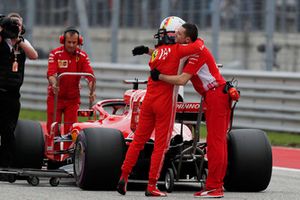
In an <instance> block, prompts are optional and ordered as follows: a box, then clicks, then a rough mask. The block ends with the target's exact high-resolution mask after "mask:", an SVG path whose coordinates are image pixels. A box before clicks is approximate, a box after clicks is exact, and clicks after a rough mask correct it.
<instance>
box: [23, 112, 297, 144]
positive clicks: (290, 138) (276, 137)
mask: <svg viewBox="0 0 300 200" xmlns="http://www.w3.org/2000/svg"><path fill="white" fill-rule="evenodd" d="M20 119H30V120H37V121H46V119H47V114H46V112H45V111H35V110H34V111H33V110H26V109H22V110H21V112H20ZM266 132H267V135H268V138H269V140H270V142H271V144H272V145H273V146H288V147H298V148H300V133H298V134H293V133H281V132H271V131H266ZM200 135H201V138H205V137H206V128H205V126H201V130H200Z"/></svg>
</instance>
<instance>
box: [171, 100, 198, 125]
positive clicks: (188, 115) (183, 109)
mask: <svg viewBox="0 0 300 200" xmlns="http://www.w3.org/2000/svg"><path fill="white" fill-rule="evenodd" d="M199 112H200V103H192V102H185V103H182V102H178V103H177V107H176V120H178V121H191V122H197V115H198V113H199ZM202 121H204V118H203V117H202Z"/></svg>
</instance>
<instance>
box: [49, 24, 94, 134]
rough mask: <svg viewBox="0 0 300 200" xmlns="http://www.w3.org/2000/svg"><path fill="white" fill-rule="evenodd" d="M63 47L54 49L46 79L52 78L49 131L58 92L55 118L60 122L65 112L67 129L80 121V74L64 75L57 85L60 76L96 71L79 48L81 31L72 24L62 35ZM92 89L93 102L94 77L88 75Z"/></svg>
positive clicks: (50, 56) (91, 99)
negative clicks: (78, 116) (78, 114)
mask: <svg viewBox="0 0 300 200" xmlns="http://www.w3.org/2000/svg"><path fill="white" fill-rule="evenodd" d="M60 43H61V44H63V45H62V46H60V47H58V48H56V49H54V50H52V51H51V52H50V54H49V60H48V72H47V78H48V81H49V86H48V98H47V129H48V132H50V128H51V124H52V123H53V114H54V112H55V111H54V96H55V94H58V102H57V113H56V121H57V122H59V123H60V122H61V120H62V114H63V115H64V132H65V133H66V132H68V131H69V129H70V127H71V125H72V123H74V122H76V121H77V110H78V109H79V104H80V91H79V83H80V77H79V76H63V77H61V78H60V85H57V76H58V75H59V74H61V73H63V72H86V73H91V74H94V73H93V69H92V67H91V66H90V61H89V58H88V55H87V54H86V53H85V52H84V51H83V50H81V49H80V48H79V46H80V45H82V44H83V38H82V37H81V36H80V34H79V31H78V30H76V29H75V28H73V27H69V28H67V29H66V30H65V31H64V34H63V35H62V36H60ZM87 79H88V81H89V83H88V85H89V88H90V91H91V93H90V101H91V102H93V101H94V100H95V87H94V83H93V79H92V78H91V77H87Z"/></svg>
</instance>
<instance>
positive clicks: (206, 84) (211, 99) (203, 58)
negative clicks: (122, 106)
mask: <svg viewBox="0 0 300 200" xmlns="http://www.w3.org/2000/svg"><path fill="white" fill-rule="evenodd" d="M187 27H194V29H196V26H195V25H193V24H184V25H182V27H181V28H179V29H178V31H177V32H176V42H178V43H182V44H188V43H190V42H193V41H195V40H196V38H197V37H198V35H192V36H190V37H189V36H187V35H190V34H189V33H187V31H188V30H191V29H193V28H187ZM151 76H152V79H153V80H162V81H165V82H167V83H170V84H175V85H185V84H186V83H187V81H188V80H191V82H192V84H193V86H194V88H195V90H196V91H197V92H198V93H199V94H200V95H201V96H203V97H204V102H205V105H206V111H205V119H206V125H207V132H208V134H207V150H208V151H207V158H208V177H207V180H206V188H205V189H204V188H203V189H202V190H201V191H200V192H197V193H195V194H194V196H195V197H223V196H224V193H223V179H224V176H225V174H226V168H227V140H226V133H227V130H228V125H229V121H230V113H231V99H230V97H229V95H228V94H227V93H226V92H224V86H225V84H226V81H225V79H224V78H223V76H222V75H221V74H220V72H219V69H218V67H217V65H216V62H215V59H214V58H213V56H212V54H211V53H210V51H209V50H208V48H207V47H205V46H203V49H202V51H201V52H200V53H199V54H197V55H193V56H191V57H190V58H189V59H188V61H187V64H186V65H185V66H184V69H183V73H182V74H180V75H174V76H170V75H166V74H165V73H161V74H160V72H159V71H158V70H156V69H154V70H152V71H151ZM233 92H234V94H232V95H235V99H234V100H237V99H238V97H239V94H238V92H237V91H236V90H234V91H233Z"/></svg>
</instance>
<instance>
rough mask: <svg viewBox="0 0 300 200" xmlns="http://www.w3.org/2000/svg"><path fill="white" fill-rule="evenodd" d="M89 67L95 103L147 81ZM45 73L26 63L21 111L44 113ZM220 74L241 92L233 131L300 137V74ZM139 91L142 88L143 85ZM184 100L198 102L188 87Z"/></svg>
mask: <svg viewBox="0 0 300 200" xmlns="http://www.w3.org/2000/svg"><path fill="white" fill-rule="evenodd" d="M92 66H93V67H94V71H95V76H96V79H97V86H96V93H97V100H103V99H108V98H123V94H124V92H125V90H127V89H130V88H132V86H131V85H126V84H124V83H123V80H124V79H133V78H139V79H146V78H147V77H148V73H149V72H148V70H149V67H148V66H146V65H134V64H112V63H92ZM224 68H226V65H225V66H224ZM46 71H47V61H46V60H44V61H38V62H28V63H27V66H26V71H25V72H26V73H25V80H24V85H23V86H22V88H21V93H22V95H21V96H22V99H21V102H22V108H29V109H36V110H45V109H46V91H47V84H48V83H47V79H46ZM222 74H223V75H224V76H225V77H226V79H227V80H230V79H232V77H235V78H237V79H238V82H239V84H238V85H239V89H240V90H241V98H240V101H239V103H238V104H237V107H236V111H235V120H234V123H233V125H234V126H235V127H243V128H246V127H247V128H249V127H250V128H260V129H266V130H274V131H287V132H295V133H300V107H299V101H300V88H299V85H300V74H294V73H287V72H285V73H284V72H261V71H245V70H227V69H222ZM82 84H86V83H82ZM140 88H145V85H141V86H140ZM87 95H88V91H87V87H83V90H82V102H83V105H85V104H84V102H88V96H87ZM184 100H185V101H186V102H188V101H192V102H199V101H200V96H199V95H198V93H196V92H195V91H194V89H193V88H192V86H191V84H188V85H187V86H186V87H185V94H184ZM86 107H87V105H86Z"/></svg>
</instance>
